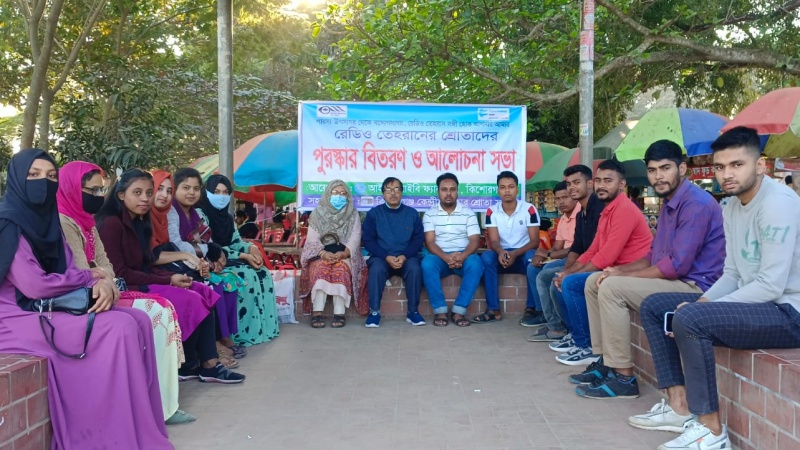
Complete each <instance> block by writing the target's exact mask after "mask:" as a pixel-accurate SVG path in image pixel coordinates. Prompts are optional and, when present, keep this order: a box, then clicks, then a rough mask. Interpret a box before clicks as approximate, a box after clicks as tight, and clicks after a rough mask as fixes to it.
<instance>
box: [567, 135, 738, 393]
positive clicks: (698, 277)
mask: <svg viewBox="0 0 800 450" xmlns="http://www.w3.org/2000/svg"><path fill="white" fill-rule="evenodd" d="M644 161H645V164H647V178H648V179H649V181H650V184H651V185H652V186H653V189H655V192H656V194H657V195H658V196H659V197H661V198H663V199H664V205H663V206H662V208H661V214H660V217H659V224H658V231H657V232H656V237H655V239H653V246H652V248H651V250H650V253H649V254H648V255H647V256H645V257H644V258H642V259H639V260H636V261H634V262H632V263H629V264H626V265H623V266H617V267H609V268H606V269H605V270H604V271H603V272H598V273H596V274H594V275H592V276H590V277H589V279H588V280H587V281H586V288H585V290H584V292H585V294H586V305H587V307H588V310H589V331H590V332H591V337H592V350H593V351H594V353H595V354H598V355H602V357H601V359H600V360H599V361H597V362H596V363H593V364H591V365H590V366H589V367H588V368H587V369H586V370H585V371H584V372H583V373H581V374H576V375H571V376H570V377H569V380H570V382H572V383H575V384H580V385H581V386H578V387H577V388H576V392H577V394H578V395H580V396H582V397H588V398H635V397H638V396H639V386H638V384H637V382H636V378H635V377H634V376H633V350H632V348H631V319H630V309H633V310H635V311H638V310H639V308H640V305H641V304H642V301H643V300H644V299H645V297H647V296H648V295H650V294H655V293H657V292H683V293H693V294H701V293H703V291H705V290H706V289H708V288H709V287H710V286H711V285H712V284H714V282H715V281H717V279H719V277H720V275H722V262H723V259H724V258H725V235H724V233H723V231H722V210H721V209H720V207H719V204H718V203H717V200H716V199H714V197H712V196H711V195H710V194H709V193H708V192H706V191H704V190H703V189H701V188H700V187H698V186H697V185H696V184H694V183H692V182H691V180H688V179H687V178H686V163H685V162H684V161H683V150H682V149H681V147H680V146H679V145H678V144H676V143H674V142H672V141H667V140H661V141H657V142H654V143H653V144H652V145H650V147H649V148H648V149H647V151H646V152H645V154H644Z"/></svg>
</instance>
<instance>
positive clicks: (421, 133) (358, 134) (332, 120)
mask: <svg viewBox="0 0 800 450" xmlns="http://www.w3.org/2000/svg"><path fill="white" fill-rule="evenodd" d="M299 110H300V111H299V115H300V117H299V131H300V136H299V139H300V142H299V152H300V155H299V156H300V158H299V161H300V168H299V175H300V176H299V179H298V183H297V184H298V200H297V201H298V207H299V208H303V209H312V208H314V207H315V206H316V205H317V203H318V202H319V199H320V197H321V196H322V194H323V193H324V192H325V187H326V186H327V184H328V182H330V181H331V180H335V179H337V178H338V179H341V180H343V181H345V182H346V183H347V184H348V185H349V186H350V190H351V191H352V192H353V197H354V201H355V206H356V208H358V209H360V210H368V209H370V208H372V207H373V206H376V205H380V204H382V203H383V202H384V200H383V196H382V195H381V184H382V183H383V180H384V179H385V178H386V177H390V176H393V177H397V178H398V179H400V181H402V182H403V187H404V192H403V203H404V204H406V205H408V206H411V207H413V208H416V209H418V210H427V209H429V208H430V207H432V206H435V205H436V204H437V203H438V201H439V197H438V195H437V189H436V177H438V176H439V175H441V174H442V173H444V172H452V173H454V174H455V175H456V176H457V177H458V181H459V189H458V199H459V201H460V202H461V203H462V204H464V205H466V206H469V207H470V208H472V209H473V210H475V211H484V210H486V208H488V207H489V206H491V205H492V204H494V203H496V202H497V201H498V200H499V199H498V197H497V174H499V173H500V172H502V171H504V170H509V171H511V172H514V173H515V174H516V175H517V177H518V178H519V180H521V184H520V198H521V199H522V198H525V191H524V189H525V130H526V122H527V119H526V110H525V107H523V106H503V105H440V104H425V103H353V102H301V103H300V106H299Z"/></svg>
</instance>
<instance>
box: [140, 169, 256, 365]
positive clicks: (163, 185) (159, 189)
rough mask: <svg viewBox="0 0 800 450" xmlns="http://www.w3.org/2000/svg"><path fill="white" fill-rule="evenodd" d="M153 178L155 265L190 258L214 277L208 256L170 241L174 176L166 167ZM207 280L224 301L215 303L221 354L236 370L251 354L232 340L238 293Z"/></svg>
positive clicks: (153, 245) (206, 273)
mask: <svg viewBox="0 0 800 450" xmlns="http://www.w3.org/2000/svg"><path fill="white" fill-rule="evenodd" d="M153 181H154V186H156V192H155V195H154V197H153V209H152V210H151V211H150V219H151V221H152V223H153V239H152V242H151V247H152V248H153V253H154V254H155V255H156V258H157V259H158V260H157V261H156V262H155V263H154V264H155V265H160V264H167V263H171V262H173V261H177V260H182V261H187V262H190V263H191V264H193V265H194V267H198V268H199V269H200V272H201V274H202V275H203V276H204V277H205V278H206V279H208V278H211V273H210V272H211V271H213V270H212V268H209V264H208V262H207V261H206V260H205V259H201V258H198V257H197V255H196V254H194V253H189V252H181V251H178V250H179V249H178V247H177V246H176V245H175V244H173V243H172V242H170V240H169V219H168V218H167V214H168V213H169V210H170V209H171V208H172V197H173V185H174V183H173V179H172V175H171V174H170V173H169V172H166V171H163V170H156V171H155V172H153ZM212 247H213V246H212ZM216 252H217V254H218V255H219V256H216V257H214V258H213V259H214V260H219V258H220V256H221V255H222V249H221V248H217V249H216ZM217 271H219V268H217ZM197 281H199V280H197ZM205 282H208V284H209V286H211V288H212V289H214V292H216V293H217V294H219V296H220V300H219V301H218V302H217V304H216V305H215V306H214V311H215V312H216V321H215V327H216V331H217V340H218V341H219V344H218V345H217V351H218V352H219V354H220V361H221V362H222V364H224V365H225V367H227V368H229V369H234V368H236V367H238V366H239V363H238V362H237V361H236V359H238V358H244V357H245V356H247V351H246V350H245V348H244V347H241V346H238V345H236V344H235V343H234V342H233V339H232V336H233V335H234V334H236V333H237V332H238V331H239V322H238V320H237V311H236V308H237V303H238V300H237V293H236V291H235V289H234V290H232V289H230V287H228V286H229V285H226V284H223V283H219V282H217V283H213V282H211V281H210V280H206V281H205Z"/></svg>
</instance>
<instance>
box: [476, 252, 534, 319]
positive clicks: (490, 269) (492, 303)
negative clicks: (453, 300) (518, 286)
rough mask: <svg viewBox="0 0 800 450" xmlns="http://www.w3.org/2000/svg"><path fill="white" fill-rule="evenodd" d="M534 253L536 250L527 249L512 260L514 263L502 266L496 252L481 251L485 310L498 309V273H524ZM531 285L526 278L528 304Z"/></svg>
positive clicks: (530, 295)
mask: <svg viewBox="0 0 800 450" xmlns="http://www.w3.org/2000/svg"><path fill="white" fill-rule="evenodd" d="M506 250H508V251H511V250H514V249H512V248H507V249H506ZM535 254H536V250H528V251H527V252H525V254H524V255H522V256H518V257H517V259H515V260H514V264H512V265H511V266H509V267H503V266H501V265H500V263H499V262H498V261H497V252H495V251H493V250H488V251H485V252H483V254H482V255H481V262H483V285H484V287H486V309H487V310H489V311H497V310H499V309H500V295H499V294H498V292H497V289H498V284H499V282H498V278H499V276H498V275H500V274H501V273H523V274H524V273H525V270H526V269H525V268H526V267H531V263H529V262H528V260H529V259H531V258H533V255H535ZM531 286H534V284H533V283H531V282H530V279H528V304H531V303H532V302H533V300H532V297H533V292H534V289H532V288H531ZM537 309H539V308H537Z"/></svg>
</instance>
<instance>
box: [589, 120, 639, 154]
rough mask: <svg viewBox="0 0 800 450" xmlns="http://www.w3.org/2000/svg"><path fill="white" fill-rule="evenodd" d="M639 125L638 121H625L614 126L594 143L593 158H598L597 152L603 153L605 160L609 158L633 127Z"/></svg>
mask: <svg viewBox="0 0 800 450" xmlns="http://www.w3.org/2000/svg"><path fill="white" fill-rule="evenodd" d="M637 123H639V121H638V120H626V121H624V122H622V123H620V124H619V125H617V126H615V127H614V128H612V129H611V131H609V132H608V133H606V134H605V135H604V136H603V137H601V138H600V140H598V141H597V142H595V143H594V156H595V158H597V157H598V152H603V153H604V155H603V156H604V157H605V158H611V155H613V154H614V152H615V151H616V150H617V147H619V144H621V143H622V140H623V139H625V137H626V136H628V133H630V132H631V130H632V129H633V127H635V126H636V124H637Z"/></svg>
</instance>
